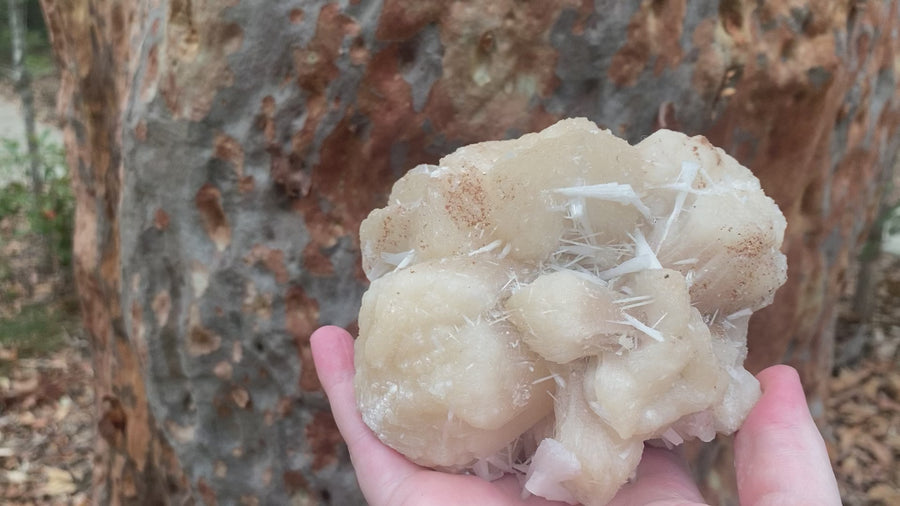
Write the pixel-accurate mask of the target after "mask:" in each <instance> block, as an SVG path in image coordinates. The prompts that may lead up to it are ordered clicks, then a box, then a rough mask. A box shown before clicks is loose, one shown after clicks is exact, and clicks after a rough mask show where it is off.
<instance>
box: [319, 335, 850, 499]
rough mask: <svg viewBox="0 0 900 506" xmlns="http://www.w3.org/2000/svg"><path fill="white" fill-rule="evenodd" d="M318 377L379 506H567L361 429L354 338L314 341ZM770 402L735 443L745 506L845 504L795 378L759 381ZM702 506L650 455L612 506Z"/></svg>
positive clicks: (785, 372)
mask: <svg viewBox="0 0 900 506" xmlns="http://www.w3.org/2000/svg"><path fill="white" fill-rule="evenodd" d="M312 352H313V359H314V360H315V364H316V371H317V373H318V375H319V379H320V381H321V382H322V387H323V388H324V389H325V393H326V395H328V399H329V401H330V402H331V410H332V413H333V414H334V419H335V422H336V423H337V426H338V429H339V430H340V431H341V435H342V436H343V437H344V440H345V441H346V442H347V447H348V449H349V450H350V459H351V460H352V462H353V467H354V469H355V470H356V476H357V479H358V480H359V486H360V488H361V489H362V492H363V494H364V495H365V496H366V499H367V500H368V501H369V504H370V505H372V506H379V505H385V506H404V505H408V506H412V505H415V506H426V505H435V506H437V505H453V504H465V505H468V504H478V505H483V506H494V505H496V506H501V505H503V506H512V505H533V506H537V505H545V506H547V505H563V504H565V503H559V502H553V501H547V500H545V499H542V498H539V497H534V496H532V497H529V498H528V499H525V500H523V499H522V498H521V485H520V484H519V481H518V480H517V479H516V478H515V477H513V476H505V477H503V478H501V479H499V480H496V481H493V482H487V481H484V480H482V479H481V478H478V477H475V476H470V475H458V474H447V473H442V472H438V471H433V470H431V469H427V468H424V467H421V466H418V465H416V464H413V463H412V462H410V461H408V460H407V459H406V458H405V457H403V455H401V454H399V453H397V452H396V451H394V450H393V449H391V448H389V447H387V446H385V445H384V444H383V443H382V442H381V441H379V440H378V438H377V437H376V436H375V434H373V433H372V431H371V430H369V428H368V427H367V426H366V425H365V423H363V421H362V418H361V417H360V414H359V411H358V410H357V409H356V396H355V393H354V389H353V375H354V366H353V338H352V337H351V336H350V335H349V334H348V333H347V332H346V331H344V330H343V329H341V328H338V327H323V328H321V329H319V330H317V331H316V332H315V333H314V334H313V336H312ZM757 377H758V378H759V381H760V384H761V385H762V390H763V396H762V398H761V399H760V400H759V402H758V403H757V404H756V406H755V407H754V408H753V410H752V411H751V412H750V414H749V415H748V417H747V420H746V421H745V422H744V425H743V426H742V427H741V429H740V430H739V431H738V432H737V434H736V435H735V469H736V471H737V480H738V493H739V495H740V498H741V504H742V505H743V506H775V505H778V506H795V505H806V504H808V505H816V506H828V505H840V504H841V502H840V494H839V493H838V489H837V483H836V481H835V479H834V473H833V472H832V470H831V465H830V463H829V460H828V454H827V452H826V451H825V444H824V442H823V441H822V436H821V435H820V434H819V431H818V429H817V428H816V426H815V424H814V423H813V421H812V417H811V416H810V414H809V409H808V408H807V405H806V398H805V397H804V395H803V389H802V388H801V386H800V379H799V377H798V375H797V372H796V371H795V370H794V369H792V368H790V367H787V366H774V367H770V368H768V369H766V370H764V371H762V372H761V373H759V375H758V376H757ZM650 504H652V505H653V506H690V505H700V504H704V502H703V498H702V497H701V496H700V492H699V491H698V490H697V486H696V484H694V482H693V481H692V479H691V475H690V472H689V470H688V467H687V464H686V463H685V462H684V460H683V458H681V456H680V455H679V454H678V453H677V452H672V451H668V450H663V449H659V448H652V447H646V448H645V449H644V455H643V457H642V459H641V463H640V465H639V466H638V468H637V475H636V478H635V479H634V480H633V481H631V482H629V483H628V484H626V485H625V486H623V487H622V489H621V490H620V491H619V493H618V494H616V496H615V497H614V498H613V500H612V502H610V506H629V505H634V506H637V505H650Z"/></svg>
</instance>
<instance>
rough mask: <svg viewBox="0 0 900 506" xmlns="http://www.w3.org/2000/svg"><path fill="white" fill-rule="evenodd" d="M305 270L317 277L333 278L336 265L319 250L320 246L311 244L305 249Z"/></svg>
mask: <svg viewBox="0 0 900 506" xmlns="http://www.w3.org/2000/svg"><path fill="white" fill-rule="evenodd" d="M303 270H305V271H306V272H309V273H310V274H314V275H316V276H331V275H333V274H334V264H333V263H331V259H329V258H328V257H327V256H325V255H324V254H323V253H322V251H321V250H320V249H319V245H318V244H316V243H314V242H310V243H309V244H307V245H306V247H305V248H303Z"/></svg>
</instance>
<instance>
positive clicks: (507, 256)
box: [356, 119, 786, 505]
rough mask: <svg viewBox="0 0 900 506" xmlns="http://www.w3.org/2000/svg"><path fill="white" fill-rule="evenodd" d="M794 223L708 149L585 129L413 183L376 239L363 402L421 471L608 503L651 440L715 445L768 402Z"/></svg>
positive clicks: (367, 258) (546, 136) (418, 172)
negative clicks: (759, 323) (753, 366)
mask: <svg viewBox="0 0 900 506" xmlns="http://www.w3.org/2000/svg"><path fill="white" fill-rule="evenodd" d="M784 230H785V221H784V217H783V216H782V215H781V213H780V211H779V210H778V208H777V206H776V205H775V203H774V202H773V201H772V200H771V199H769V198H768V197H766V196H765V195H764V194H763V192H762V190H761V189H760V186H759V181H758V180H757V179H756V178H755V177H753V175H752V174H751V173H750V171H748V170H747V169H746V168H744V167H742V166H741V165H740V164H738V163H737V162H736V161H735V160H734V159H733V158H731V157H730V156H728V155H727V154H725V153H724V152H723V151H722V150H720V149H717V148H715V147H713V146H712V145H711V144H710V143H709V142H708V141H707V140H706V139H705V138H703V137H693V138H689V137H687V136H685V135H683V134H680V133H677V132H672V131H668V130H661V131H658V132H656V133H655V134H653V135H651V136H650V137H648V138H646V139H645V140H644V141H642V142H640V143H639V144H637V145H635V146H631V145H629V144H628V143H627V142H625V141H623V140H621V139H618V138H616V137H615V136H613V135H612V134H611V133H609V132H608V131H605V130H601V129H599V128H598V127H597V126H596V125H594V124H593V123H591V122H590V121H588V120H585V119H570V120H564V121H560V122H559V123H557V124H556V125H553V126H551V127H549V128H547V129H545V130H543V131H542V132H539V133H535V134H528V135H525V136H523V137H522V138H520V139H516V140H511V141H495V142H485V143H481V144H475V145H471V146H466V147H464V148H460V149H458V150H457V151H456V152H454V153H453V154H451V155H448V156H446V157H444V158H443V159H442V160H441V161H440V164H439V165H436V166H429V165H423V166H419V167H417V168H415V169H413V170H411V171H410V172H409V173H408V174H407V175H406V176H404V177H403V178H401V179H400V180H399V181H398V182H397V183H396V185H395V186H394V189H393V191H392V193H391V195H390V199H389V201H388V206H387V207H385V208H383V209H378V210H375V211H373V212H372V213H371V214H370V215H369V217H368V218H367V219H366V220H365V221H364V222H363V224H362V227H361V230H360V243H361V248H362V256H363V268H364V270H365V272H366V274H367V275H368V276H369V278H370V279H371V280H372V284H371V287H370V288H369V290H368V291H367V292H366V294H365V295H364V297H363V303H362V309H361V311H360V316H359V325H360V334H359V339H358V340H357V342H356V368H357V376H356V390H357V399H358V404H359V408H360V411H361V413H362V415H363V419H364V420H365V422H366V424H368V425H369V427H371V428H372V430H373V431H374V432H375V433H376V434H377V435H378V437H379V438H381V440H382V441H384V442H385V443H387V444H388V445H390V446H392V447H394V448H396V449H397V450H399V451H400V452H402V453H403V454H404V455H406V456H407V457H408V458H410V459H411V460H413V461H415V462H417V463H419V464H422V465H426V466H431V467H436V468H440V469H444V470H450V471H469V472H473V473H475V474H478V475H480V476H483V477H485V478H488V479H493V478H496V477H499V476H500V475H502V474H504V473H518V474H524V475H525V476H524V478H523V481H524V482H525V485H524V490H523V493H524V494H529V493H533V494H536V495H541V496H544V497H547V498H550V499H555V500H565V501H569V502H571V503H575V502H581V503H583V504H587V505H602V504H605V503H606V501H608V500H609V498H610V497H612V495H613V494H614V493H615V491H616V490H617V489H618V488H619V487H620V486H621V485H622V484H623V483H625V482H626V481H627V480H628V477H629V476H630V475H631V474H632V473H633V471H634V468H635V466H636V465H637V462H638V461H639V459H640V454H641V449H642V448H643V442H644V441H646V440H650V439H661V440H663V441H664V442H666V443H667V444H680V443H681V442H682V440H684V439H687V438H694V437H696V438H700V439H702V440H704V441H709V440H711V439H712V438H713V437H715V434H716V433H717V432H722V433H726V434H728V433H731V432H733V431H734V430H736V429H737V428H738V427H739V426H740V424H741V422H742V421H743V419H744V417H745V416H746V414H747V412H748V411H749V409H750V408H751V407H752V406H753V404H754V403H755V402H756V399H757V398H758V396H759V385H758V383H757V382H756V380H755V378H753V376H752V375H751V374H750V373H748V372H747V371H746V370H745V369H744V368H743V361H744V358H745V357H746V335H747V322H748V320H749V317H750V315H751V314H752V312H753V311H755V310H757V309H759V308H761V307H763V306H765V305H767V304H769V303H770V302H771V300H772V297H773V295H774V292H775V290H776V289H777V288H778V287H779V286H780V285H781V284H782V283H783V282H784V280H785V276H786V264H785V258H784V255H782V254H781V252H780V251H779V248H780V247H781V242H782V239H783V235H784Z"/></svg>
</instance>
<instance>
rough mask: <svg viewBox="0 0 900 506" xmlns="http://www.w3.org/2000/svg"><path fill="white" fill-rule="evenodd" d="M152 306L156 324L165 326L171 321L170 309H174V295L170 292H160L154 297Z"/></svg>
mask: <svg viewBox="0 0 900 506" xmlns="http://www.w3.org/2000/svg"><path fill="white" fill-rule="evenodd" d="M151 307H152V308H153V314H154V316H156V324H157V325H158V326H159V327H165V326H166V323H168V322H169V311H170V310H171V309H172V297H170V296H169V292H168V291H161V292H158V293H157V294H156V295H155V296H154V297H153V303H152V304H151Z"/></svg>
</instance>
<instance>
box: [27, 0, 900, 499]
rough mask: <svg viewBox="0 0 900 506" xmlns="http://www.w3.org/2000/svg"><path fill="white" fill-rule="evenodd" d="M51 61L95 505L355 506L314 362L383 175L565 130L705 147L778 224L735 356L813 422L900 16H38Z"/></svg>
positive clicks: (863, 211)
mask: <svg viewBox="0 0 900 506" xmlns="http://www.w3.org/2000/svg"><path fill="white" fill-rule="evenodd" d="M42 1H43V5H44V8H45V12H46V16H47V20H48V26H49V27H50V30H51V34H52V37H53V44H54V47H55V49H56V51H57V54H58V56H59V59H60V61H61V64H62V66H63V71H64V72H63V76H64V80H63V87H62V90H61V92H60V98H61V101H60V104H61V105H60V107H61V112H62V113H63V114H62V115H63V116H64V117H66V118H68V122H67V127H66V141H67V147H68V148H69V151H68V152H69V161H70V164H71V166H72V169H73V173H74V175H75V177H74V186H75V191H76V194H77V198H78V211H77V212H78V215H77V220H76V221H77V224H76V248H75V249H76V279H77V283H78V286H79V292H80V294H81V300H82V304H83V309H84V313H85V322H86V326H87V328H88V330H89V332H90V334H91V336H92V338H93V342H94V352H95V364H96V371H97V397H98V399H101V400H102V405H101V406H99V409H100V410H101V415H100V419H101V421H100V430H101V434H103V436H104V441H105V446H104V447H103V448H101V449H100V450H99V454H98V457H99V458H98V462H100V463H101V464H102V465H100V466H98V471H97V476H96V477H95V480H96V482H97V487H98V488H97V491H98V492H97V494H98V495H97V497H98V500H100V501H101V502H104V503H106V502H111V503H114V504H118V503H164V504H170V503H179V504H180V503H181V502H182V501H184V500H189V499H188V498H193V500H196V501H203V502H205V503H210V504H215V503H222V504H236V503H245V504H257V503H262V504H270V503H271V504H286V503H289V502H293V503H294V504H326V503H333V504H342V505H343V504H357V503H360V502H361V499H360V497H359V495H358V492H357V491H356V489H355V485H353V477H352V474H350V473H351V471H350V468H349V467H348V464H347V459H346V452H345V450H344V449H343V446H342V445H341V444H340V439H339V436H338V435H337V432H336V430H335V427H334V423H333V421H332V419H331V418H330V415H329V413H328V411H327V404H326V402H325V400H324V398H323V397H322V395H321V393H320V392H319V385H318V383H317V381H316V377H315V373H314V371H313V366H312V363H311V357H310V351H309V343H308V339H309V335H310V333H311V332H312V330H313V329H314V328H315V327H316V326H318V325H321V324H326V323H331V324H337V325H344V326H349V327H353V326H354V321H355V318H356V312H357V310H358V307H359V298H360V295H361V293H362V292H363V290H364V289H365V286H366V285H365V280H364V276H363V275H362V273H361V270H360V268H359V251H358V241H357V238H356V234H357V228H358V225H359V223H360V221H361V220H362V219H363V218H364V217H365V215H366V214H367V213H368V212H369V210H371V209H372V208H373V207H376V206H380V205H383V204H384V200H385V198H386V195H387V192H388V191H389V188H390V185H391V183H392V182H393V181H394V180H395V179H396V178H397V177H399V176H400V175H401V174H402V173H403V172H404V171H405V170H407V169H409V168H411V167H413V166H414V165H415V164H418V163H422V162H434V161H436V160H437V158H438V157H439V156H441V155H442V154H444V153H447V152H449V151H450V150H452V149H453V148H455V147H457V146H459V145H462V144H465V143H470V142H475V141H479V140H484V139H496V138H503V137H509V136H514V135H518V134H520V133H523V132H526V131H533V130H537V129H540V128H542V127H545V126H547V125H549V124H551V123H553V122H554V121H555V120H557V119H559V118H562V117H566V116H576V115H582V116H587V117H589V118H591V119H593V120H595V121H597V122H598V123H600V124H602V125H605V126H607V127H609V128H611V129H612V130H613V131H614V132H616V133H617V134H619V135H622V136H625V137H627V138H629V139H630V140H632V141H636V140H639V139H640V138H642V137H643V136H645V135H647V134H648V133H650V132H652V131H653V129H654V128H658V127H660V126H668V127H674V128H679V129H681V130H683V131H685V132H688V133H691V134H695V133H704V134H706V135H707V136H709V137H710V138H711V140H712V141H713V142H714V143H716V144H718V145H720V146H722V147H724V148H725V149H726V150H727V151H729V152H730V153H732V154H734V155H735V156H736V157H737V158H738V159H739V160H740V161H742V162H743V163H744V164H746V165H748V166H749V167H750V168H751V169H753V170H754V172H755V173H756V174H757V175H758V176H759V177H760V179H761V180H762V183H763V186H764V187H765V189H766V191H767V192H768V193H769V194H770V195H771V196H773V197H774V198H775V200H776V201H777V202H778V203H779V204H780V205H781V207H782V209H783V210H784V212H785V215H786V216H787V218H788V223H789V226H788V233H787V239H786V244H785V251H786V252H787V255H788V258H789V269H790V273H789V276H790V279H789V282H788V284H787V286H785V287H784V288H782V290H781V291H780V292H779V293H778V296H777V297H776V301H775V304H774V305H773V306H772V307H771V308H770V309H767V310H766V311H764V312H761V313H760V314H759V315H757V316H755V317H754V321H753V323H752V325H751V327H752V332H753V333H752V335H751V358H750V365H751V367H753V368H754V369H759V368H761V367H763V366H765V365H768V364H771V363H775V362H788V363H791V364H793V365H795V366H797V367H799V368H800V370H801V372H802V375H803V379H804V381H805V384H806V386H807V389H808V393H809V394H810V398H811V400H812V403H813V406H814V408H815V409H814V410H819V411H820V410H821V399H822V396H823V395H824V386H825V383H824V379H825V378H826V377H827V375H828V373H829V368H830V366H829V364H830V360H831V352H832V350H831V348H832V340H833V339H832V332H831V326H832V323H833V321H834V316H835V315H834V303H835V301H836V300H837V296H838V294H839V292H840V286H841V284H842V283H843V275H844V272H845V270H846V267H847V262H848V259H849V258H850V255H851V254H852V252H853V251H854V250H855V249H856V247H857V245H858V241H859V238H860V237H861V236H862V235H863V234H864V232H865V230H866V227H867V224H868V223H869V222H870V220H871V215H872V213H873V212H874V209H873V207H872V205H871V203H872V202H874V201H875V200H874V199H873V198H872V196H873V194H874V193H875V192H876V191H877V184H876V183H877V181H878V180H879V174H880V173H881V171H883V170H884V169H885V168H886V167H888V166H890V163H891V161H892V160H893V157H894V154H895V151H896V148H897V141H896V136H895V135H894V134H895V133H896V131H897V123H898V114H897V113H898V96H897V91H896V86H895V78H896V71H897V69H896V68H895V66H894V58H895V56H896V55H897V52H896V51H897V49H898V47H897V45H898V42H897V40H896V39H895V38H892V36H891V33H892V31H894V30H896V29H897V28H898V26H897V24H898V19H900V18H898V11H897V9H898V0H880V1H875V0H872V1H869V2H866V3H858V2H832V1H831V0H808V1H806V2H803V1H801V2H787V1H785V0H770V1H766V2H749V1H748V2H744V1H740V0H722V1H721V2H719V3H718V5H716V4H715V3H714V2H690V3H688V2H686V1H685V0H662V1H658V0H656V1H649V0H648V1H643V2H638V1H633V2H602V1H598V2H595V4H596V5H593V4H592V3H591V2H582V1H576V0H548V1H546V2H515V1H513V0H502V1H497V2H490V3H484V2H466V1H454V2H447V1H444V0H420V1H417V2H403V1H400V0H382V1H378V0H358V1H350V0H343V1H339V2H335V3H326V2H324V1H312V0H310V1H306V2H294V3H293V4H288V3H284V2H252V1H249V0H245V1H240V0H231V1H229V2H214V1H211V0H194V1H183V0H159V1H155V2H135V3H127V2H117V1H115V0H85V1H83V2H73V1H71V0H42Z"/></svg>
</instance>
